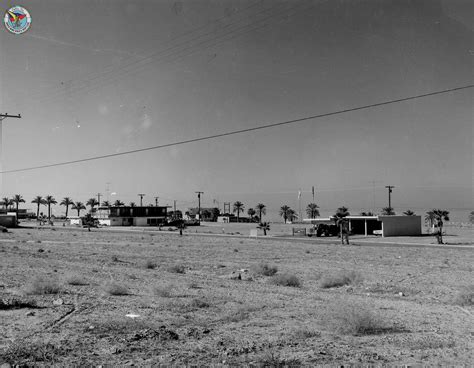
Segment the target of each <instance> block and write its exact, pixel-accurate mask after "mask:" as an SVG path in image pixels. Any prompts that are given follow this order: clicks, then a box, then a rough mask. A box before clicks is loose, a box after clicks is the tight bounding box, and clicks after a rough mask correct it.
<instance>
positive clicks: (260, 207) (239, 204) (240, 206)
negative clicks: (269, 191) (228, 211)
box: [233, 201, 267, 222]
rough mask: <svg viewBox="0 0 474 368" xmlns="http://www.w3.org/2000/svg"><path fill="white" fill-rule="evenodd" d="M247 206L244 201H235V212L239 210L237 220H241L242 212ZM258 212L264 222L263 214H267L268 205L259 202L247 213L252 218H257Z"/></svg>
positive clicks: (259, 218) (260, 219) (259, 217)
mask: <svg viewBox="0 0 474 368" xmlns="http://www.w3.org/2000/svg"><path fill="white" fill-rule="evenodd" d="M244 209H245V206H244V205H243V203H242V202H240V201H237V202H234V206H233V212H234V213H236V212H237V222H239V221H240V212H244ZM257 213H258V220H259V221H260V222H262V216H263V215H266V214H267V206H265V205H264V204H263V203H258V204H257V205H256V206H255V209H254V208H249V209H248V210H247V214H248V215H249V218H250V219H253V218H255V214H257Z"/></svg>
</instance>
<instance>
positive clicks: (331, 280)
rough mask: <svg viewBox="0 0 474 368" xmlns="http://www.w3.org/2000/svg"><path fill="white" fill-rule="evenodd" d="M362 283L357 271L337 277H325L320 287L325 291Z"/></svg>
mask: <svg viewBox="0 0 474 368" xmlns="http://www.w3.org/2000/svg"><path fill="white" fill-rule="evenodd" d="M361 282H362V276H361V275H360V274H359V273H358V272H355V271H342V272H341V273H339V274H337V275H332V276H324V277H323V278H322V279H321V281H320V283H319V285H320V286H321V287H322V288H324V289H329V288H333V287H340V286H344V285H351V284H359V283H361Z"/></svg>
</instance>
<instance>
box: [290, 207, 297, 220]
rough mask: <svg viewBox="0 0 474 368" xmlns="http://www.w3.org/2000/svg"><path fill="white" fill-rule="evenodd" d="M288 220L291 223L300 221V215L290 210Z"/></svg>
mask: <svg viewBox="0 0 474 368" xmlns="http://www.w3.org/2000/svg"><path fill="white" fill-rule="evenodd" d="M288 220H290V221H291V222H294V221H295V220H298V215H297V214H296V212H295V211H294V210H293V209H291V208H290V210H289V211H288Z"/></svg>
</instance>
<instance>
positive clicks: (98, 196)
mask: <svg viewBox="0 0 474 368" xmlns="http://www.w3.org/2000/svg"><path fill="white" fill-rule="evenodd" d="M100 197H102V194H100V193H97V200H98V201H99V207H100Z"/></svg>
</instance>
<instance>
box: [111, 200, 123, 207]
mask: <svg viewBox="0 0 474 368" xmlns="http://www.w3.org/2000/svg"><path fill="white" fill-rule="evenodd" d="M124 204H125V203H123V202H122V201H121V200H119V199H117V200H116V201H115V202H114V204H113V205H112V206H113V207H121V206H123V205H124Z"/></svg>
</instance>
